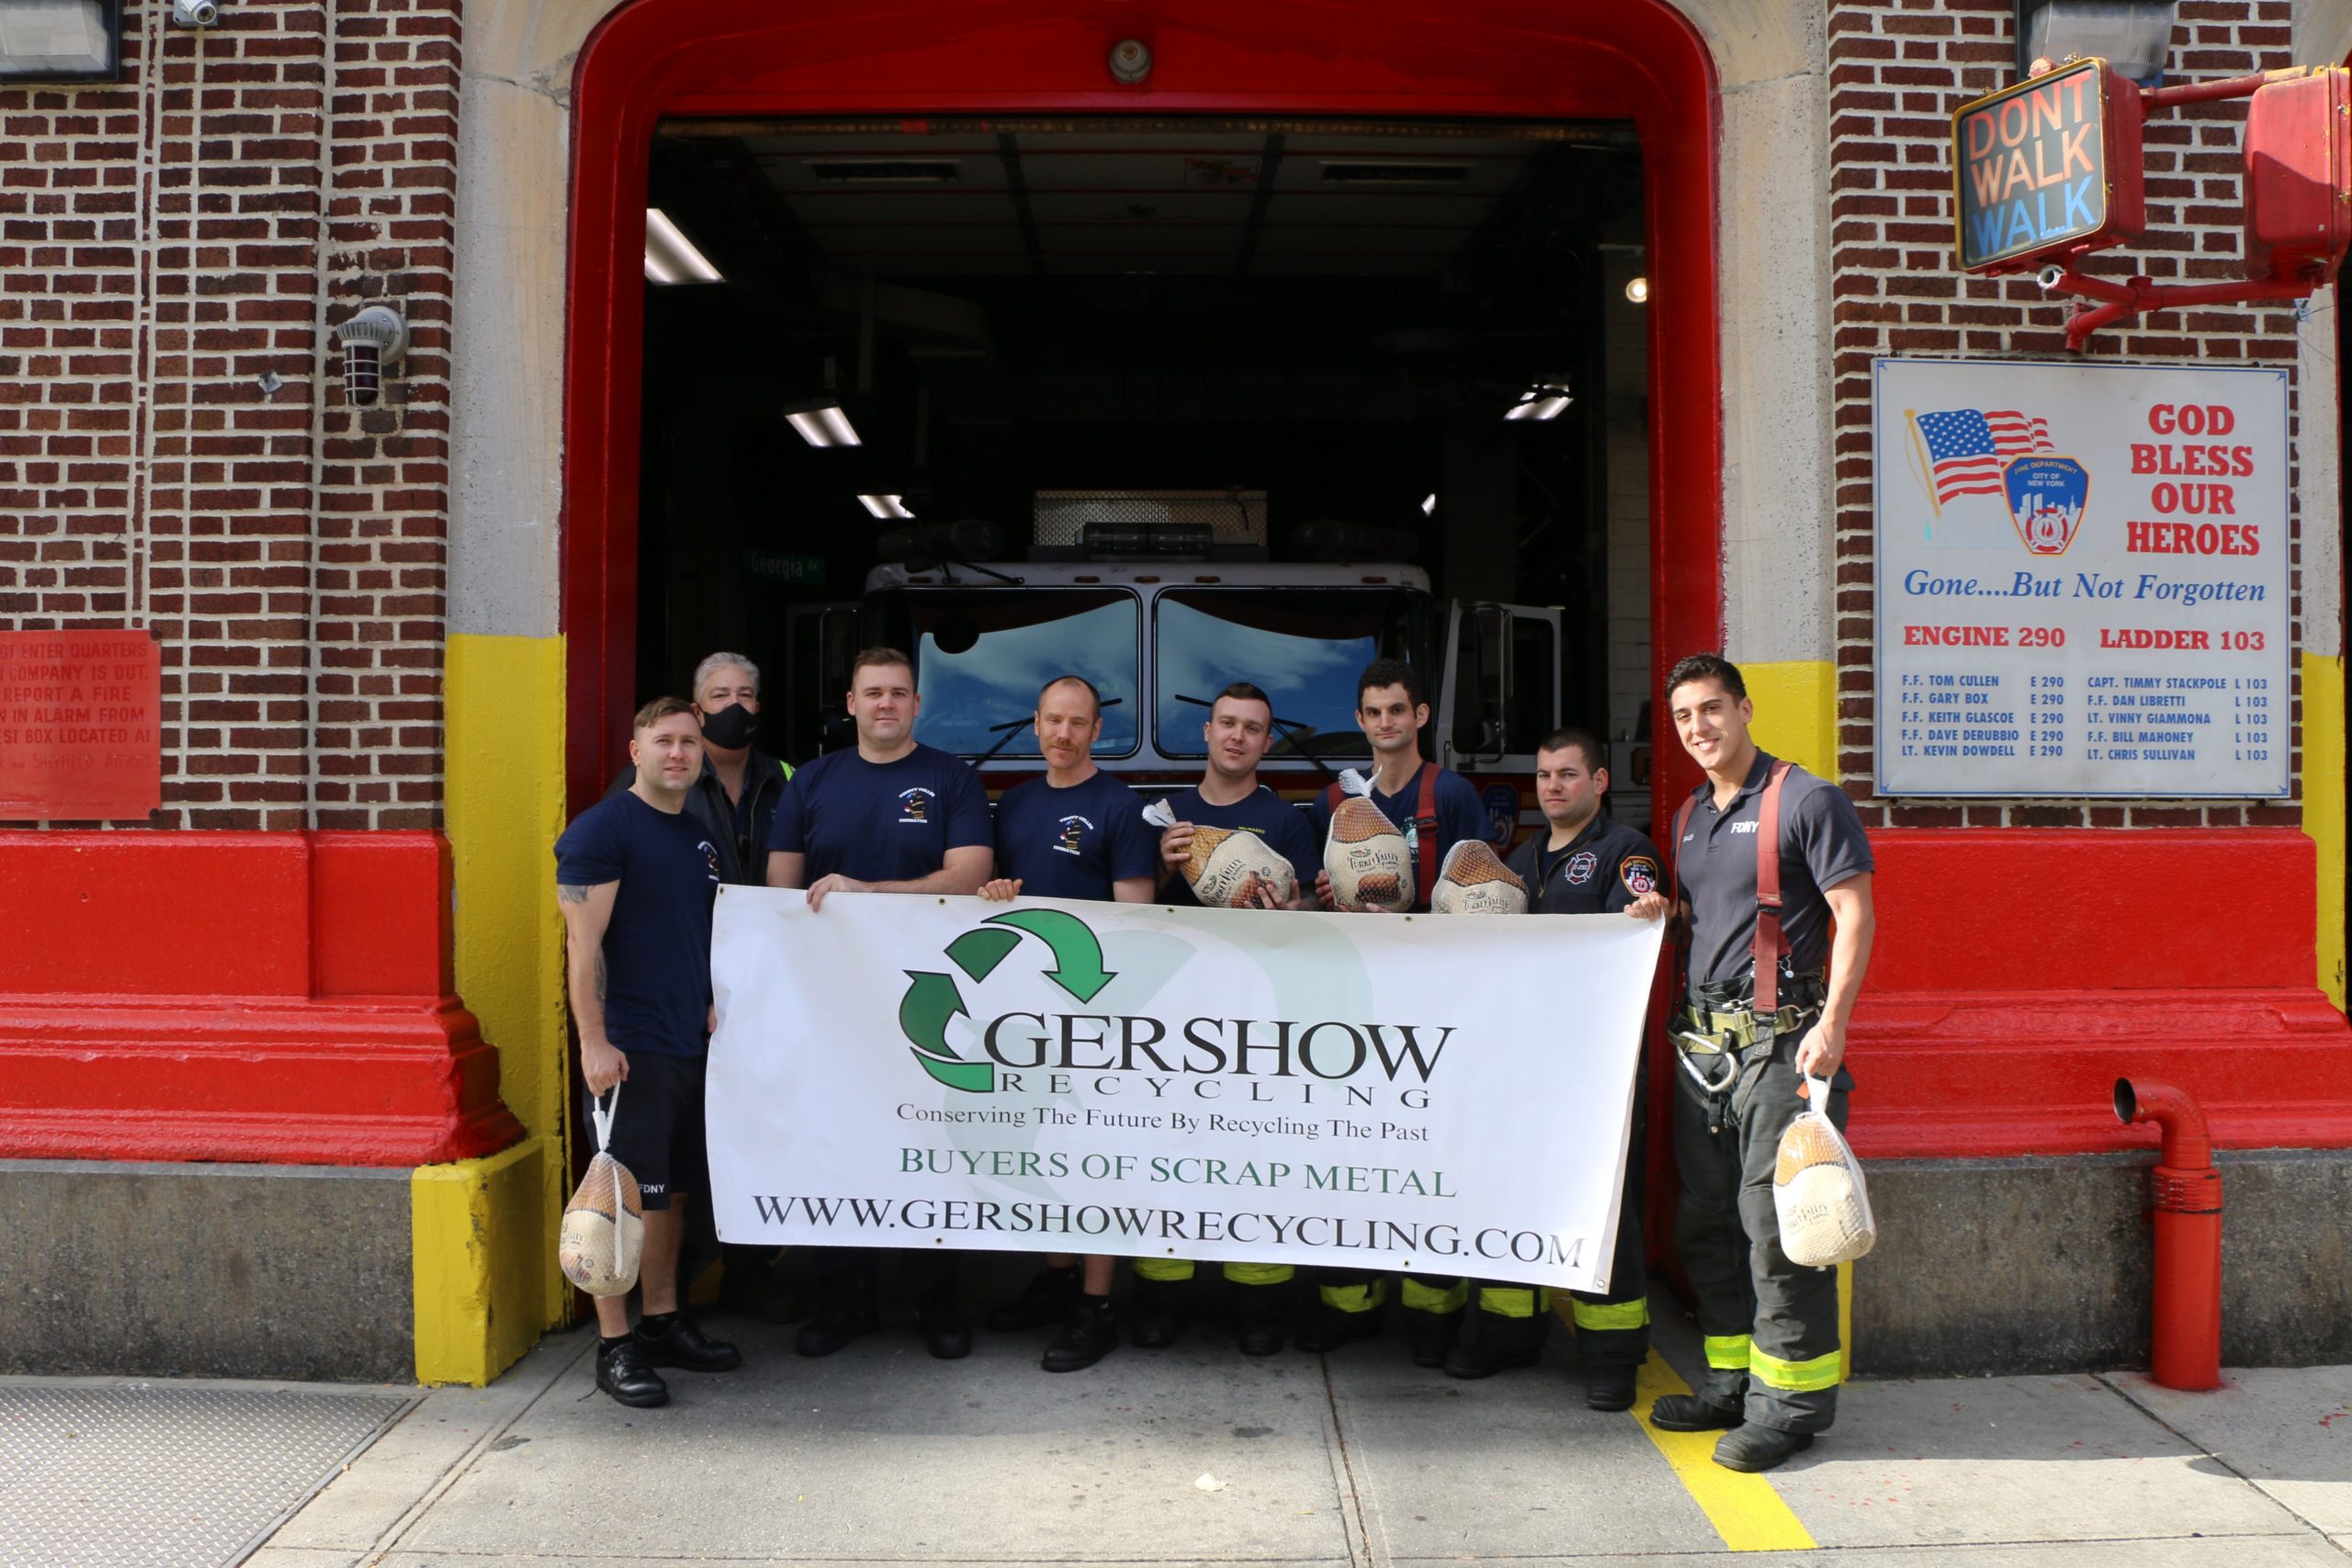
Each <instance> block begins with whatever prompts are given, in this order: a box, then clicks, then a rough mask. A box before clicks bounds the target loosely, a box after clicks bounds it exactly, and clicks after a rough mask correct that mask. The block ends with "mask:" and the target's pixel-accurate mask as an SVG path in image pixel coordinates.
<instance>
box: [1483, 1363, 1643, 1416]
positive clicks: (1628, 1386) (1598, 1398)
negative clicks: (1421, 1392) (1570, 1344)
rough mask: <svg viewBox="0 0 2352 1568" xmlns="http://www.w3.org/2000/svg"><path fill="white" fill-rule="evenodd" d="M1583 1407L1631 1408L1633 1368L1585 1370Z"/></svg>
mask: <svg viewBox="0 0 2352 1568" xmlns="http://www.w3.org/2000/svg"><path fill="white" fill-rule="evenodd" d="M1447 1370H1448V1371H1451V1370H1452V1369H1451V1368H1449V1369H1447ZM1584 1407H1585V1408H1586V1409H1587V1410H1631V1409H1632V1408H1633V1407H1634V1369H1633V1368H1631V1367H1594V1368H1592V1369H1591V1370H1590V1371H1588V1372H1586V1373H1585V1380H1584Z"/></svg>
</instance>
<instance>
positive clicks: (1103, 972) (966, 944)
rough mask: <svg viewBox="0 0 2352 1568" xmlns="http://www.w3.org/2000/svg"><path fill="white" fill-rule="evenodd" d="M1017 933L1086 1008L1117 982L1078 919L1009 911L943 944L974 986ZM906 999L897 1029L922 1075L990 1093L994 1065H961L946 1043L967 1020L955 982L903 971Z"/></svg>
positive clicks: (929, 972)
mask: <svg viewBox="0 0 2352 1568" xmlns="http://www.w3.org/2000/svg"><path fill="white" fill-rule="evenodd" d="M1023 932H1026V933H1028V934H1029V935H1031V936H1033V937H1035V938H1036V939H1037V940H1038V941H1039V942H1043V943H1045V944H1046V951H1047V952H1048V953H1052V954H1053V960H1054V963H1053V967H1052V968H1050V969H1047V970H1046V979H1048V980H1051V981H1052V982H1053V983H1054V984H1055V985H1057V986H1059V987H1061V988H1062V989H1063V990H1065V991H1067V992H1069V994H1070V995H1071V996H1073V997H1075V998H1078V999H1079V1001H1080V1003H1085V1002H1091V1001H1092V1000H1093V999H1094V998H1095V997H1096V996H1098V995H1099V994H1101V992H1102V989H1103V987H1105V986H1107V985H1109V984H1110V983H1111V982H1112V981H1113V980H1114V979H1115V978H1117V976H1114V975H1113V974H1112V973H1111V971H1109V970H1107V969H1105V968H1103V943H1102V942H1101V941H1099V940H1098V939H1097V938H1096V937H1095V935H1094V932H1093V931H1091V929H1089V928H1088V926H1087V924H1086V922H1085V921H1084V920H1081V919H1079V918H1078V917H1077V916H1076V915H1072V914H1069V913H1066V912H1065V911H1063V910H1060V909H1014V910H1012V911H1009V912H1008V913H1005V914H1001V915H996V916H992V917H991V918H990V919H988V920H987V921H986V922H985V923H983V924H982V926H981V927H980V929H979V930H978V931H966V932H965V933H964V934H963V935H962V936H959V937H957V938H956V940H955V941H954V942H949V943H948V944H947V953H946V955H947V960H948V962H949V963H951V964H955V965H956V968H958V969H960V970H962V971H963V972H964V974H965V976H967V978H969V979H970V980H971V982H972V983H973V984H974V985H976V986H977V985H978V984H979V983H980V982H981V981H983V980H985V979H987V978H988V977H989V976H990V975H992V974H994V973H996V969H997V965H999V964H1002V963H1003V962H1004V961H1005V959H1006V958H1008V957H1010V956H1011V955H1012V950H1013V949H1014V948H1016V947H1018V946H1020V945H1021V938H1022V934H1023ZM906 976H907V994H906V995H905V996H903V997H900V998H899V1031H900V1032H902V1033H904V1034H905V1035H906V1037H907V1041H908V1043H910V1044H911V1045H912V1046H913V1047H914V1058H915V1060H916V1061H918V1062H920V1063H922V1070H923V1071H924V1072H927V1073H929V1074H930V1075H931V1076H932V1077H934V1078H936V1079H938V1080H939V1081H940V1082H941V1083H943V1084H945V1085H946V1086H947V1087H948V1088H949V1089H961V1090H963V1091H964V1092H965V1093H967V1094H993V1093H995V1092H996V1081H997V1080H996V1064H994V1063H993V1062H975V1061H970V1060H967V1059H966V1058H965V1057H964V1056H963V1055H960V1054H958V1053H957V1051H956V1048H955V1047H954V1046H952V1045H950V1044H948V1043H947V1025H948V1023H949V1022H950V1021H953V1020H955V1019H956V1018H959V1017H961V1018H969V1017H971V1013H970V1011H969V1010H967V1008H966V1007H965V1006H964V994H963V992H962V991H961V990H959V989H958V988H957V987H956V976H953V975H951V974H948V973H946V972H945V971H944V970H933V969H910V970H907V971H906Z"/></svg>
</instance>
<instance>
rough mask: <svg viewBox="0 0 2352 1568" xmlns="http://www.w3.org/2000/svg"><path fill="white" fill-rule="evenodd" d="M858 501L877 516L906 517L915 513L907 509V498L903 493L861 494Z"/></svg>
mask: <svg viewBox="0 0 2352 1568" xmlns="http://www.w3.org/2000/svg"><path fill="white" fill-rule="evenodd" d="M857 502H858V504H859V505H861V506H863V507H865V510H866V511H868V512H870V513H874V515H875V516H876V517H898V518H906V517H912V516H913V515H914V513H911V512H910V511H908V510H907V498H906V497H905V496H903V495H861V496H859V497H858V498H857Z"/></svg>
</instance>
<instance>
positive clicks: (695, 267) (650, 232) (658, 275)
mask: <svg viewBox="0 0 2352 1568" xmlns="http://www.w3.org/2000/svg"><path fill="white" fill-rule="evenodd" d="M645 281H646V282H648V283H724V282H726V281H727V279H726V278H725V276H722V275H721V274H720V273H719V270H718V268H717V267H715V266H713V265H710V258H709V257H708V256H706V255H704V254H702V252H700V251H698V250H696V249H695V243H694V242H693V241H692V240H689V239H687V238H686V232H685V231H684V230H683V229H681V228H679V227H678V226H677V224H675V223H674V222H673V221H671V219H670V215H669V214H668V213H666V212H664V211H662V209H660V208H658V207H649V208H647V209H645Z"/></svg>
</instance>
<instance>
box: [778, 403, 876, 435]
mask: <svg viewBox="0 0 2352 1568" xmlns="http://www.w3.org/2000/svg"><path fill="white" fill-rule="evenodd" d="M784 418H785V423H787V424H789V425H791V426H792V428H793V429H795V430H797V431H798V432H800V439H801V440H803V441H806V442H807V443H809V446H858V445H860V443H859V441H858V439H857V427H856V426H854V425H853V424H851V423H850V422H849V415H847V414H845V413H843V412H842V405H841V404H839V403H836V402H821V403H801V404H798V405H797V406H796V407H793V408H788V409H786V410H785V411H784Z"/></svg>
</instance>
